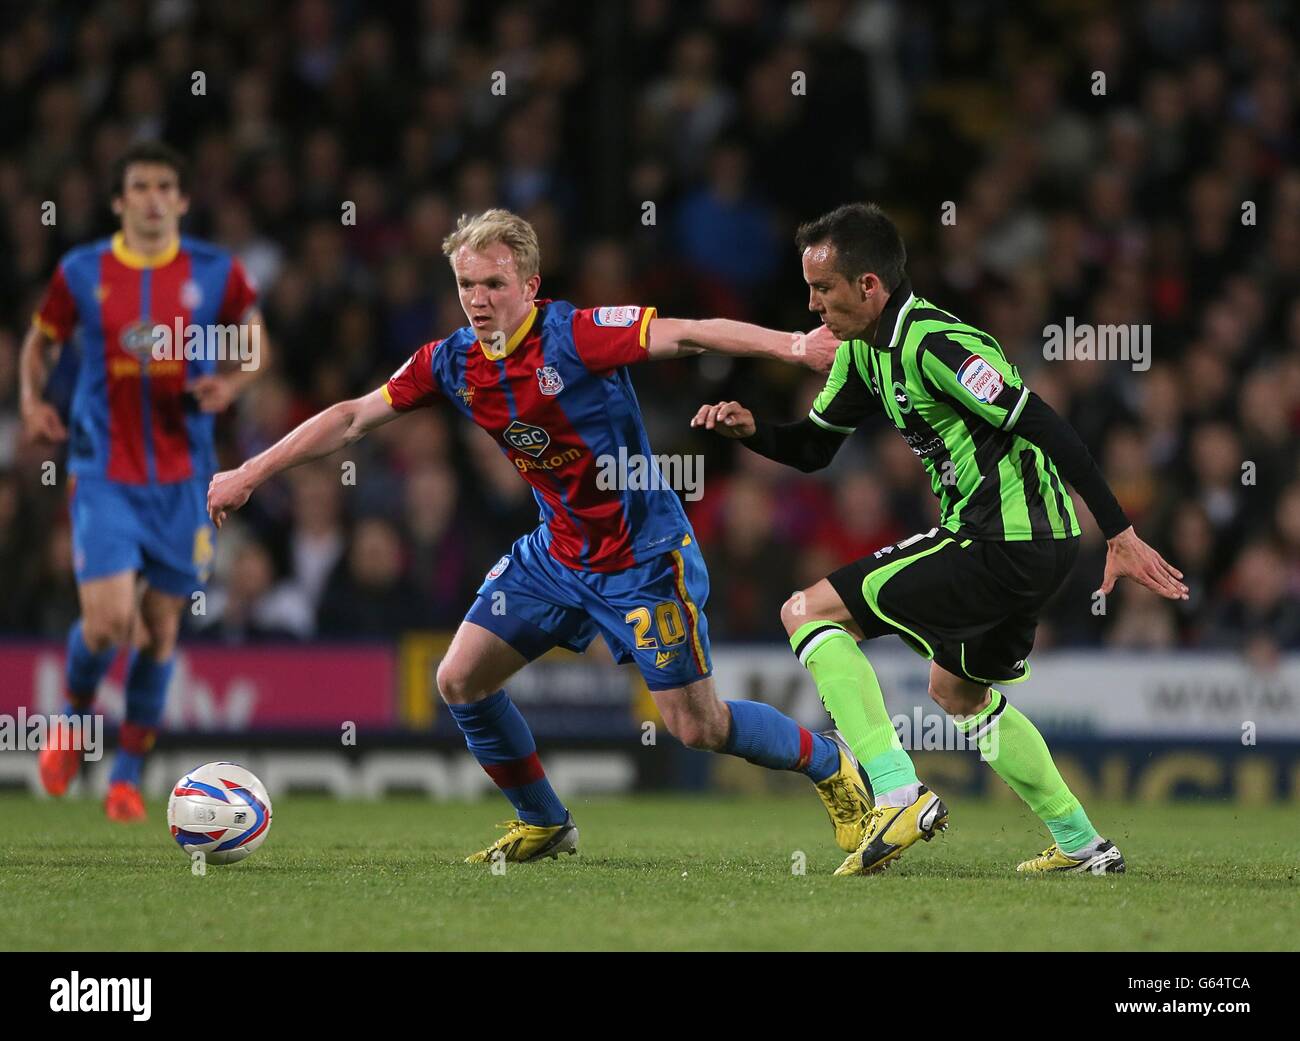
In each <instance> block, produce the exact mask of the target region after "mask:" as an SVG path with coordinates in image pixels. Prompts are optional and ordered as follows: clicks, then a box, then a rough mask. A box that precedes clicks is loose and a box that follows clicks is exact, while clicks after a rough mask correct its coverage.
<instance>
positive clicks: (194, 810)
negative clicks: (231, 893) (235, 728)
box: [167, 763, 271, 864]
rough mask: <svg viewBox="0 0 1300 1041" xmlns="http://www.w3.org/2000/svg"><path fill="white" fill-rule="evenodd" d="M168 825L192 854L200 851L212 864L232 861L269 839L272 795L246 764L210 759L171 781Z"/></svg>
mask: <svg viewBox="0 0 1300 1041" xmlns="http://www.w3.org/2000/svg"><path fill="white" fill-rule="evenodd" d="M167 827H168V828H169V829H170V830H171V833H172V838H174V839H175V840H176V842H177V845H179V846H180V848H181V852H182V853H184V854H185V855H186V856H187V857H193V855H194V854H195V853H196V852H197V853H202V854H203V859H204V860H205V861H206V862H207V863H209V864H233V863H235V862H236V861H239V860H243V859H244V858H245V857H246V856H248V855H249V854H250V853H252V852H253V850H255V849H257V847H258V846H260V845H261V844H262V843H263V842H265V841H266V834H267V832H269V831H270V830H271V797H270V796H269V795H267V794H266V788H265V787H264V786H263V785H262V782H261V781H259V780H258V779H257V778H256V777H255V776H253V774H252V772H251V771H249V770H245V769H244V768H243V767H242V766H239V765H238V764H236V763H207V764H206V765H204V766H199V767H195V768H194V769H193V770H191V771H190V772H189V773H187V774H186V775H185V776H184V777H182V778H181V779H180V780H179V781H177V782H176V783H175V784H174V785H172V794H171V798H169V799H168V800H167Z"/></svg>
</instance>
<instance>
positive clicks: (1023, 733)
mask: <svg viewBox="0 0 1300 1041" xmlns="http://www.w3.org/2000/svg"><path fill="white" fill-rule="evenodd" d="M954 722H955V725H956V727H957V729H958V730H960V731H961V732H962V733H964V734H967V735H968V736H970V737H973V738H975V739H976V741H977V743H978V745H979V750H980V753H981V754H982V755H983V757H984V760H985V762H987V763H988V764H989V766H991V767H993V769H994V771H996V773H997V775H998V776H999V777H1001V778H1002V780H1004V781H1006V782H1007V784H1008V785H1009V786H1010V788H1011V790H1012V791H1013V792H1015V793H1016V794H1017V795H1019V796H1020V798H1022V799H1024V800H1025V802H1026V804H1028V806H1029V808H1030V809H1031V810H1033V811H1034V813H1035V814H1037V815H1038V817H1039V818H1040V819H1041V820H1042V822H1043V823H1044V824H1046V825H1047V830H1048V831H1050V832H1051V833H1052V838H1054V839H1055V840H1056V844H1057V845H1058V846H1060V847H1061V852H1063V853H1068V854H1074V853H1077V852H1078V851H1079V850H1081V849H1084V848H1086V847H1087V846H1089V845H1090V844H1092V843H1094V842H1095V841H1096V840H1097V838H1098V835H1097V829H1096V828H1094V827H1093V826H1092V822H1091V821H1090V820H1088V815H1087V814H1086V813H1084V812H1083V806H1082V805H1081V804H1080V803H1079V800H1078V799H1076V798H1075V797H1074V793H1073V792H1071V791H1070V789H1069V788H1068V787H1067V786H1066V784H1065V781H1064V780H1062V778H1061V773H1060V771H1059V770H1057V769H1056V764H1055V763H1054V762H1052V753H1051V752H1049V751H1048V750H1047V742H1046V741H1044V740H1043V735H1042V734H1040V733H1039V732H1038V728H1037V727H1035V726H1034V724H1033V723H1031V722H1030V721H1029V718H1028V717H1027V716H1026V715H1025V714H1024V713H1023V712H1021V711H1020V710H1019V709H1018V708H1016V707H1015V706H1014V705H1012V704H1011V703H1010V702H1009V701H1007V699H1006V698H1005V697H1003V696H1002V692H1001V691H998V690H994V691H993V692H992V697H990V699H989V703H988V704H987V705H986V706H985V707H984V708H983V709H981V710H980V711H979V712H977V713H975V715H973V716H969V717H967V718H966V719H963V720H955V721H954Z"/></svg>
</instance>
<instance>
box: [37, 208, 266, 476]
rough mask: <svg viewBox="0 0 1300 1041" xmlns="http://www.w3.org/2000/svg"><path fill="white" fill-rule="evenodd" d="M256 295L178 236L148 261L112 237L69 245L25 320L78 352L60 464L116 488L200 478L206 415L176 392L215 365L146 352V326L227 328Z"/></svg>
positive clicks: (225, 260) (220, 256) (207, 434)
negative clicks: (65, 453) (65, 451)
mask: <svg viewBox="0 0 1300 1041" xmlns="http://www.w3.org/2000/svg"><path fill="white" fill-rule="evenodd" d="M256 299H257V295H256V293H255V292H254V291H253V288H252V286H251V285H250V284H249V281H248V278H247V276H246V275H245V274H244V269H243V267H242V265H241V264H240V263H239V261H238V260H236V259H235V258H234V257H232V256H231V255H230V254H229V253H228V252H226V251H225V250H223V249H220V248H219V247H217V246H214V245H212V244H211V243H208V242H203V241H201V240H199V239H192V238H189V237H188V236H182V237H181V238H180V239H179V240H178V241H177V242H176V243H175V244H174V246H173V247H172V248H171V249H169V250H166V251H164V252H163V253H162V254H160V255H158V256H156V257H143V256H141V255H139V254H137V253H133V252H132V251H131V250H129V249H128V248H127V247H126V244H125V242H124V240H123V237H122V233H121V232H118V233H117V234H116V235H114V236H113V237H112V238H108V239H102V240H100V241H98V242H93V243H90V244H89V245H85V246H80V247H78V248H77V249H74V250H70V251H69V252H68V253H67V254H66V255H65V256H64V257H63V258H62V260H60V261H59V266H58V269H57V270H56V271H55V273H54V277H53V278H52V279H51V280H50V284H49V287H48V288H47V289H46V291H45V297H44V299H43V300H42V301H41V305H40V308H39V309H38V310H37V312H36V316H35V318H34V321H35V323H36V325H37V326H38V327H39V328H40V329H41V330H42V331H43V332H44V333H45V334H46V335H47V336H49V337H50V338H51V339H53V340H56V341H59V342H64V343H66V342H67V341H69V340H71V339H72V337H73V336H74V334H75V336H76V338H77V343H76V345H75V346H76V347H78V348H79V349H80V354H81V361H80V365H79V368H78V370H77V379H76V389H75V390H74V391H73V396H72V408H71V414H70V417H69V419H70V428H69V444H68V469H69V470H70V471H71V472H72V473H74V474H79V475H83V476H98V477H107V478H109V479H110V480H114V481H120V482H122V483H124V484H153V483H158V484H167V483H171V482H175V481H183V480H187V479H189V478H193V477H202V478H204V479H206V478H208V477H210V476H211V475H212V473H213V472H214V471H215V469H216V452H215V449H214V446H213V439H212V431H213V425H214V422H215V416H214V415H213V414H211V413H203V412H199V411H197V410H192V409H187V408H186V399H185V395H184V391H185V385H186V383H188V382H189V381H191V380H192V379H194V378H195V377H197V376H202V375H206V374H208V373H213V372H216V371H217V360H216V359H215V358H187V357H184V356H183V352H178V353H181V354H182V356H181V357H178V358H175V359H167V360H163V361H159V360H157V359H155V358H154V357H153V343H154V338H153V327H154V326H155V325H160V324H161V325H166V326H169V327H172V328H174V327H175V323H176V321H177V320H178V319H179V320H180V322H181V325H182V326H183V327H190V326H199V327H203V328H208V327H211V326H213V325H216V324H231V325H233V324H236V323H239V322H241V321H243V320H244V318H245V317H246V316H247V313H248V311H249V309H250V308H251V307H252V306H253V304H254V303H255V302H256ZM65 349H66V347H65ZM195 353H197V352H195Z"/></svg>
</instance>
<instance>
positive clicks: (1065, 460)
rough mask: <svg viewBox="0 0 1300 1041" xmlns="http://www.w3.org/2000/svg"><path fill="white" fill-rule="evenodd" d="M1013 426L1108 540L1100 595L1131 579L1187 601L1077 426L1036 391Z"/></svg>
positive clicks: (1184, 590) (1175, 576)
mask: <svg viewBox="0 0 1300 1041" xmlns="http://www.w3.org/2000/svg"><path fill="white" fill-rule="evenodd" d="M1012 426H1013V428H1014V431H1015V433H1016V435H1017V436H1018V437H1023V438H1024V439H1025V440H1026V441H1028V442H1029V443H1030V444H1033V445H1037V446H1038V447H1039V448H1041V449H1042V450H1043V451H1044V452H1046V453H1047V455H1048V456H1049V457H1050V458H1051V459H1052V460H1053V461H1054V462H1055V463H1056V466H1057V468H1058V469H1059V470H1060V472H1061V476H1062V477H1064V478H1065V479H1066V480H1067V481H1069V482H1070V484H1072V485H1073V486H1074V487H1075V489H1076V490H1077V491H1078V492H1079V494H1080V495H1081V496H1082V497H1083V501H1084V502H1085V503H1087V504H1088V509H1090V510H1091V511H1092V515H1093V518H1094V519H1095V520H1096V521H1097V524H1098V525H1099V526H1100V527H1101V532H1102V534H1103V535H1105V536H1106V545H1107V551H1106V573H1105V577H1104V578H1103V579H1102V584H1101V590H1100V592H1102V593H1109V592H1110V591H1111V590H1112V589H1114V588H1115V580H1116V579H1117V578H1124V577H1127V578H1131V579H1133V581H1135V582H1137V583H1139V584H1141V585H1144V586H1146V587H1147V588H1148V589H1150V590H1152V591H1153V592H1156V593H1159V594H1160V595H1161V596H1163V597H1167V598H1168V599H1170V600H1186V599H1187V595H1188V593H1187V586H1185V585H1183V583H1182V582H1181V581H1180V579H1181V578H1182V577H1183V573H1182V572H1181V571H1179V570H1178V569H1177V568H1175V567H1174V566H1173V565H1172V564H1169V563H1168V562H1166V561H1165V559H1164V558H1163V557H1161V556H1160V554H1159V553H1157V552H1156V551H1155V550H1154V549H1152V548H1151V547H1150V546H1148V545H1147V544H1146V543H1145V542H1143V541H1142V540H1141V539H1140V538H1138V536H1137V533H1136V532H1135V531H1134V530H1133V525H1131V524H1130V523H1129V520H1128V517H1127V516H1125V514H1124V510H1123V509H1122V508H1121V507H1120V505H1119V503H1118V501H1116V499H1115V495H1114V493H1113V492H1112V491H1111V490H1110V486H1109V485H1107V484H1106V479H1105V478H1104V477H1103V476H1102V474H1101V471H1100V470H1099V469H1098V468H1097V464H1096V463H1095V462H1094V461H1093V458H1092V454H1091V453H1090V452H1089V451H1088V448H1087V446H1086V445H1084V443H1083V441H1082V440H1080V438H1079V435H1078V434H1077V433H1076V432H1075V430H1074V427H1072V426H1070V424H1069V423H1067V422H1066V421H1065V420H1064V419H1062V418H1061V417H1060V416H1059V415H1058V414H1057V412H1056V410H1055V409H1053V408H1052V407H1051V406H1050V405H1048V404H1047V402H1045V401H1043V400H1042V398H1040V397H1039V396H1038V395H1037V394H1034V393H1033V392H1032V391H1030V392H1027V398H1026V401H1025V404H1024V407H1023V410H1022V411H1021V413H1020V416H1019V419H1018V421H1017V422H1015V423H1014V424H1012Z"/></svg>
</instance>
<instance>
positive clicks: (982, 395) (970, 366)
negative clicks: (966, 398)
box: [957, 354, 1002, 405]
mask: <svg viewBox="0 0 1300 1041" xmlns="http://www.w3.org/2000/svg"><path fill="white" fill-rule="evenodd" d="M957 382H958V383H960V384H961V385H962V386H963V387H965V388H966V390H967V392H968V393H969V394H970V396H971V397H973V398H974V399H975V400H976V401H980V402H983V403H984V404H985V405H988V404H991V403H992V402H994V401H996V400H997V397H998V395H999V394H1001V393H1002V373H1000V372H998V370H997V369H995V368H994V367H993V366H992V365H990V364H989V363H988V362H986V361H985V360H984V359H983V358H981V357H980V356H979V355H978V354H972V355H971V356H970V357H969V358H967V359H966V360H965V361H964V362H962V363H961V368H960V369H958V370H957Z"/></svg>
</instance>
